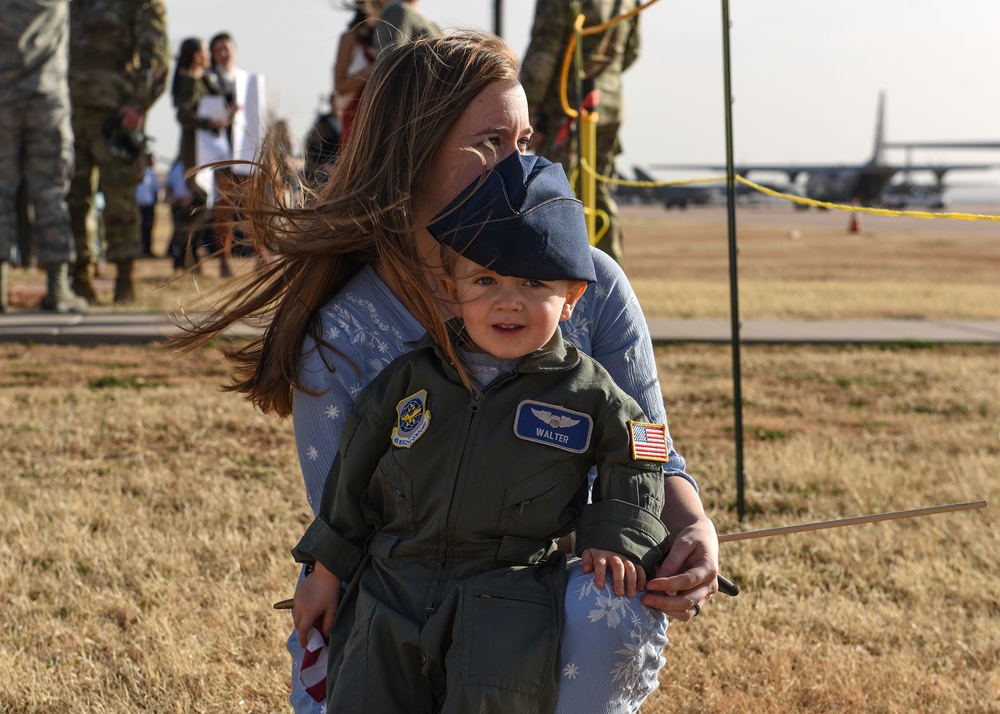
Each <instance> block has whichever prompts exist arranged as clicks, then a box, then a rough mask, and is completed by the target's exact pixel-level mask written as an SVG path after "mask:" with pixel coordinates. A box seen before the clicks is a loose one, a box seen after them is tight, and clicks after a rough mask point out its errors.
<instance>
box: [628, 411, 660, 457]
mask: <svg viewBox="0 0 1000 714" xmlns="http://www.w3.org/2000/svg"><path fill="white" fill-rule="evenodd" d="M628 430H629V433H630V434H631V437H630V438H631V441H632V458H633V459H636V460H638V461H667V427H666V426H664V425H663V424H643V423H642V422H639V421H630V422H629V423H628Z"/></svg>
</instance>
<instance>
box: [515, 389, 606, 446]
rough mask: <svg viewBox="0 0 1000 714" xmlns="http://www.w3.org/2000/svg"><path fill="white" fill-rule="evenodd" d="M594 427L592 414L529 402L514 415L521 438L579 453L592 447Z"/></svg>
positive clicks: (516, 431)
mask: <svg viewBox="0 0 1000 714" xmlns="http://www.w3.org/2000/svg"><path fill="white" fill-rule="evenodd" d="M593 428H594V422H593V419H591V418H590V416H589V415H588V414H583V413H582V412H575V411H573V410H571V409H565V408H563V407H560V406H556V405H555V404H543V403H542V402H533V401H531V400H527V399H526V400H525V401H523V402H521V403H520V404H518V405H517V413H516V415H515V416H514V435H515V436H517V438H519V439H524V440H525V441H534V442H535V443H537V444H544V445H546V446H554V447H556V448H557V449H563V450H564V451H572V452H573V453H577V454H579V453H582V452H584V451H586V450H587V449H588V448H590V434H591V432H592V431H593Z"/></svg>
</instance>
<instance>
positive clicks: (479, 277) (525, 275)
mask: <svg viewBox="0 0 1000 714" xmlns="http://www.w3.org/2000/svg"><path fill="white" fill-rule="evenodd" d="M430 232H431V233H432V234H433V235H434V236H435V237H436V238H437V239H438V240H439V241H440V242H441V243H442V244H443V245H444V246H448V248H447V249H444V251H443V252H446V253H449V255H450V256H451V257H450V260H448V261H446V265H447V269H448V273H449V274H448V275H447V276H446V277H444V278H442V285H443V288H444V290H445V291H446V293H447V295H448V296H449V297H450V299H451V301H452V302H453V309H454V312H455V314H456V319H455V320H454V321H452V323H451V326H452V327H453V328H454V329H453V331H452V332H453V344H454V346H455V347H456V349H457V351H458V353H459V354H460V357H461V362H462V368H463V370H464V372H465V373H466V374H467V375H468V378H469V380H470V381H471V386H466V383H465V380H463V378H462V372H460V370H459V369H458V367H457V366H456V365H455V364H454V363H453V362H452V361H451V360H449V359H448V358H447V357H446V351H445V350H443V349H442V348H441V346H439V345H436V344H434V343H433V342H432V341H431V340H430V339H429V338H427V337H425V338H424V339H423V340H421V342H420V343H419V344H418V345H417V346H416V348H415V349H414V350H413V351H412V352H410V353H408V354H406V355H403V356H402V357H400V358H398V359H397V360H395V361H394V362H393V363H392V364H391V365H390V366H389V367H387V368H386V369H385V370H383V371H382V373H381V374H379V376H378V377H377V378H376V379H375V380H374V381H373V382H372V383H371V384H370V385H369V386H368V387H367V388H366V389H365V390H364V391H363V392H362V393H361V395H360V396H359V397H358V400H357V402H356V404H355V408H354V410H353V411H352V414H351V416H350V417H349V420H348V423H347V426H346V427H345V430H344V434H343V437H342V439H341V444H340V450H339V453H338V456H337V459H336V461H335V462H334V465H333V467H332V469H331V471H330V475H329V477H328V479H327V482H326V487H325V490H324V493H323V499H322V504H321V507H320V515H319V517H317V518H316V520H315V521H314V522H313V523H312V525H310V527H309V529H308V530H307V531H306V533H305V535H304V536H303V537H302V539H301V540H300V542H299V543H298V545H297V546H296V548H295V549H294V551H293V554H294V555H295V558H296V560H298V561H299V562H304V563H314V564H315V570H314V572H313V573H312V574H311V575H310V576H309V577H307V578H305V579H303V580H302V581H301V582H300V584H299V586H298V588H297V589H296V592H295V605H294V620H295V623H296V629H297V630H298V632H299V638H300V640H301V641H302V643H303V645H305V642H306V638H307V636H308V632H309V630H310V629H311V628H312V627H313V626H314V625H315V626H316V627H318V628H320V629H321V630H322V631H323V632H326V631H330V649H329V653H330V654H329V657H330V663H329V670H328V671H329V677H328V691H327V703H328V707H329V709H330V711H348V710H349V711H359V712H390V711H392V712H397V711H428V712H429V711H441V712H454V713H456V714H458V713H462V714H464V713H465V712H470V711H489V712H514V711H516V712H545V711H551V710H552V709H553V708H554V706H555V701H556V697H557V694H558V686H559V672H558V668H559V657H558V650H559V633H560V630H561V626H562V608H563V602H564V591H565V586H566V563H565V555H564V554H563V553H562V552H561V551H560V550H559V549H558V547H557V545H556V541H557V539H559V538H561V537H563V536H566V535H568V534H570V533H571V532H574V531H575V533H576V548H577V551H578V552H579V553H580V554H581V555H582V557H583V559H584V562H585V567H592V568H593V570H594V573H595V585H597V587H603V585H604V582H605V576H606V574H609V573H610V576H611V578H612V580H613V589H614V591H615V593H617V594H618V595H626V594H627V595H628V596H634V595H635V592H636V590H637V589H641V588H643V587H644V585H645V579H646V573H647V571H651V569H652V568H653V566H654V564H655V563H656V562H657V561H658V560H659V559H660V558H661V557H662V555H663V553H664V544H665V543H666V537H667V533H666V530H665V529H664V527H663V524H662V523H661V521H660V519H659V513H660V509H661V506H662V500H663V474H662V470H661V466H660V464H659V463H658V462H660V461H665V460H666V458H667V453H666V447H665V444H664V427H663V426H662V425H657V424H645V423H644V422H645V417H644V416H643V414H642V411H641V410H640V409H639V407H638V405H636V403H635V402H634V401H633V400H632V399H631V398H630V397H628V396H627V395H626V394H625V393H624V392H622V391H621V390H620V389H618V387H617V386H616V385H615V384H614V382H613V381H612V379H611V378H610V376H608V374H607V372H605V371H604V369H603V368H602V367H601V366H600V365H599V364H598V363H597V362H595V361H594V360H592V359H591V358H589V357H587V356H585V355H581V354H580V353H579V352H578V351H577V350H576V348H574V347H573V346H572V345H570V344H569V343H567V342H564V341H563V338H562V335H561V333H560V331H559V329H558V325H559V322H560V321H561V320H566V319H568V318H569V317H570V315H571V314H572V311H573V308H574V306H575V305H576V303H577V301H578V300H579V299H580V297H581V296H582V294H583V292H584V290H585V289H586V286H587V283H588V282H590V281H593V280H594V279H595V275H594V266H593V261H592V257H591V252H590V249H589V246H588V243H587V230H586V224H585V221H584V215H583V207H582V205H581V204H580V202H579V201H577V200H576V199H575V198H573V194H572V191H571V189H570V186H569V183H568V181H567V180H566V176H565V173H564V172H563V170H562V168H561V167H560V166H559V165H557V164H556V165H554V164H551V163H549V162H548V161H546V160H545V159H542V158H539V157H535V156H522V155H520V154H516V153H515V154H514V155H512V156H511V157H508V158H507V159H505V160H504V161H501V162H499V163H498V164H497V166H496V167H495V169H494V170H493V171H492V172H490V174H488V176H487V178H486V179H485V180H484V181H477V182H475V183H474V184H473V185H471V186H470V187H469V188H467V189H466V190H465V191H464V192H463V193H462V194H461V195H460V196H459V197H458V198H456V199H455V201H454V202H453V203H452V204H451V205H450V206H449V207H448V208H447V209H445V211H443V212H442V213H441V214H440V215H439V217H438V219H437V220H436V222H435V223H434V224H432V225H431V226H430ZM514 276H517V277H514ZM594 465H596V467H597V474H598V475H597V480H596V481H595V483H594V486H593V502H591V503H588V472H589V471H590V469H591V467H592V466H594ZM588 563H589V566H588V565H587V564H588ZM331 574H332V575H335V576H336V578H339V581H338V580H337V579H336V578H334V577H332V575H331ZM340 581H344V582H350V586H349V587H348V588H347V589H346V591H344V593H343V599H342V600H341V589H340ZM334 614H336V618H335V619H334ZM331 625H332V628H331ZM341 707H345V708H344V709H341Z"/></svg>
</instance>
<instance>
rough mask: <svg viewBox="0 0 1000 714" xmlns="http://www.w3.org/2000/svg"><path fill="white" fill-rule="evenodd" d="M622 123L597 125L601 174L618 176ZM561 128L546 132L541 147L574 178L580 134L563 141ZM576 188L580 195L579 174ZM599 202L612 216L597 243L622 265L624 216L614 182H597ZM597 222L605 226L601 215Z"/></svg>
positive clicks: (541, 149)
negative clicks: (620, 214)
mask: <svg viewBox="0 0 1000 714" xmlns="http://www.w3.org/2000/svg"><path fill="white" fill-rule="evenodd" d="M619 126H621V125H620V124H598V125H597V159H596V166H595V167H594V170H595V171H596V172H597V174H598V175H599V176H611V177H614V176H615V175H616V173H615V157H617V156H618V154H620V153H621V146H620V144H619V141H618V127H619ZM557 131H558V129H557V128H556V127H553V130H552V131H551V132H550V133H547V134H546V135H545V137H544V143H543V145H542V147H540V150H539V151H538V153H539V154H541V155H542V156H544V157H545V158H547V159H548V160H549V161H554V162H558V163H561V164H562V165H563V168H565V169H566V175H567V176H569V177H570V178H571V179H572V178H573V172H574V171H576V169H577V166H576V164H577V144H576V136H575V135H574V134H570V135H568V136H567V137H566V138H565V139H564V140H563V141H562V142H559V143H557V142H556V138H557ZM573 190H574V191H575V192H576V195H577V196H579V195H580V177H579V176H577V177H576V180H575V181H573ZM595 203H596V206H597V210H599V211H604V212H605V213H607V214H608V220H609V221H610V225H609V226H608V230H607V231H606V232H605V233H604V235H603V237H602V238H601V240H600V241H599V242H598V243H597V247H598V248H600V249H601V250H603V251H604V252H605V253H607V254H608V255H610V256H611V257H612V258H614V259H615V261H616V262H618V264H619V265H620V264H621V263H622V261H623V260H624V258H625V251H624V248H623V246H622V227H621V220H620V219H619V217H618V204H617V203H615V199H614V198H613V197H612V195H611V185H610V184H607V183H603V182H601V181H598V182H597V196H596V201H595ZM597 226H598V228H600V226H601V220H600V219H598V221H597Z"/></svg>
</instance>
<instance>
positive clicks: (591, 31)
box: [559, 0, 660, 119]
mask: <svg viewBox="0 0 1000 714" xmlns="http://www.w3.org/2000/svg"><path fill="white" fill-rule="evenodd" d="M659 1H660V0H649V1H648V2H644V3H643V4H641V5H639V6H638V7H636V8H635V9H634V10H632V11H631V12H627V13H624V14H623V15H617V16H615V17H612V18H611V19H610V20H608V21H607V22H605V23H603V24H600V25H593V26H591V27H584V26H583V21H584V20H585V19H586V18H585V17H584V16H583V15H577V17H576V21H575V22H574V23H573V34H571V35H570V37H569V43H568V44H567V45H566V54H565V55H563V64H562V74H561V76H560V82H559V101H560V103H561V104H562V108H563V111H564V112H565V113H566V116H568V117H570V118H571V119H576V118H577V117H578V116H579V115H580V113H579V112H578V111H577V110H576V109H574V108H573V107H571V106H570V105H569V96H568V94H567V92H568V86H569V69H570V67H571V66H572V65H573V52H574V50H576V36H577V34H580V35H582V36H584V37H586V36H588V35H596V34H598V33H601V32H604V31H605V30H607V29H608V28H609V27H613V26H614V25H617V24H618V23H619V22H624V21H625V20H628V19H630V18H633V17H635V16H636V15H638V14H639V13H640V12H642V11H643V10H645V9H646V8H648V7H649V6H650V5H653V4H655V3H657V2H659Z"/></svg>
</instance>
